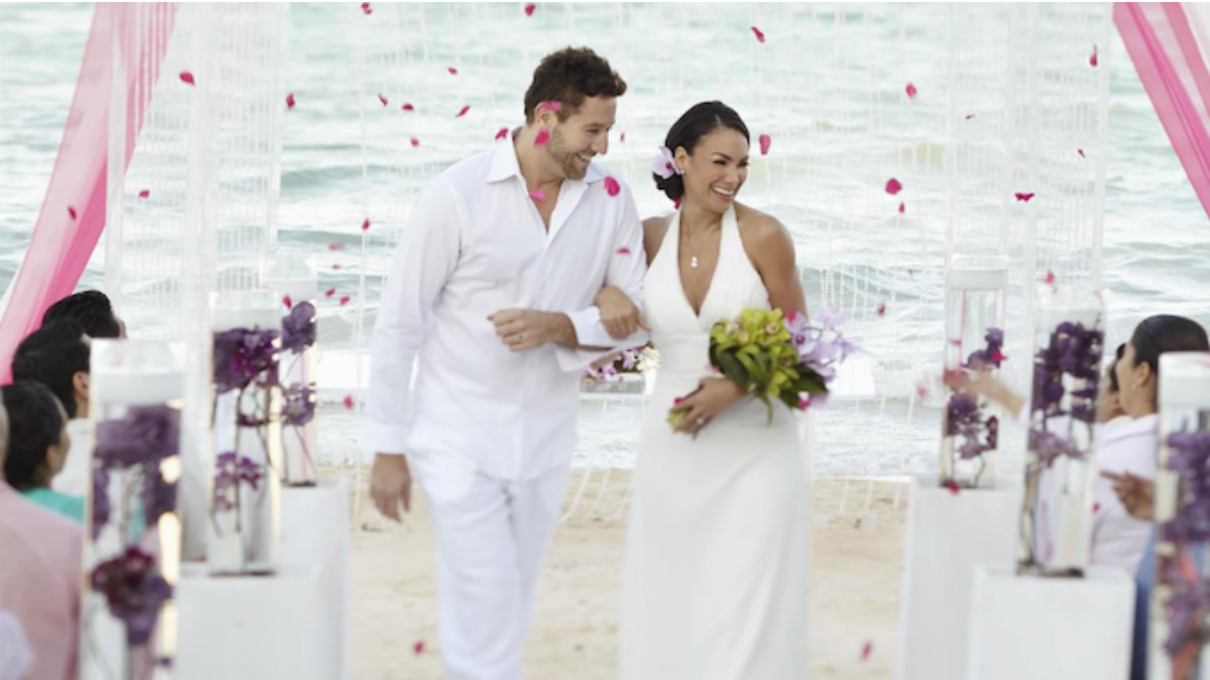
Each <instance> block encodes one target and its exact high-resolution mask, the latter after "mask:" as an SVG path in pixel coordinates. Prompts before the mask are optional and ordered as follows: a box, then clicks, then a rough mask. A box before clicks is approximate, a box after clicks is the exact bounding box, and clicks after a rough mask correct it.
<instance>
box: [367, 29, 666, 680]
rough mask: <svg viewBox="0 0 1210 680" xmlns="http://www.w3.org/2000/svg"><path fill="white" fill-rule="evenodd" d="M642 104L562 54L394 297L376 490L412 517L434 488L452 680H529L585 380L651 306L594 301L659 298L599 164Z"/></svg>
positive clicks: (413, 236)
mask: <svg viewBox="0 0 1210 680" xmlns="http://www.w3.org/2000/svg"><path fill="white" fill-rule="evenodd" d="M625 92H626V83H624V82H623V81H622V79H621V78H619V77H618V76H617V74H616V73H614V72H613V70H612V68H611V67H610V66H609V63H608V62H607V61H605V60H604V59H602V58H601V57H599V56H597V55H596V54H595V53H594V52H593V51H592V50H589V49H586V48H580V49H572V48H567V49H564V50H560V51H558V52H555V53H553V54H550V55H548V56H546V58H544V59H543V60H542V63H541V64H540V65H539V66H538V68H537V70H535V71H534V77H533V82H532V84H531V85H530V86H529V90H528V91H527V92H526V93H525V126H524V127H522V128H519V129H517V130H514V131H513V132H512V134H511V135H509V136H508V137H507V138H506V139H504V140H503V141H500V142H498V143H497V144H496V145H495V146H494V147H493V148H491V149H489V150H487V151H483V152H481V153H478V154H476V155H474V156H472V157H470V158H467V159H465V160H463V161H462V162H460V163H458V164H456V165H454V166H453V167H451V168H449V169H448V170H446V171H445V172H443V173H442V174H441V175H439V176H438V177H437V178H436V179H435V180H433V181H432V182H431V183H430V184H429V185H428V186H426V187H425V188H424V190H423V191H421V193H420V196H419V197H418V198H417V200H416V203H415V205H414V206H413V208H412V213H411V218H410V220H409V222H408V224H407V227H406V228H405V229H404V230H403V232H402V236H401V238H400V241H399V246H398V250H397V252H396V255H395V260H394V263H393V265H392V267H391V271H390V275H389V278H388V281H387V285H386V288H385V290H384V291H383V296H382V304H381V308H380V311H379V316H378V321H377V324H376V325H375V327H374V338H373V343H372V348H371V362H372V367H371V377H370V394H369V401H368V404H367V413H368V416H369V421H370V422H369V425H368V431H367V438H368V442H367V443H368V448H369V449H370V451H372V452H374V453H376V454H377V455H375V457H374V467H373V471H372V473H371V481H370V494H371V496H372V497H373V499H374V504H375V505H376V506H377V507H378V509H379V511H381V512H382V513H383V514H384V515H386V516H387V517H389V518H391V519H394V520H396V521H398V520H400V512H399V506H400V505H402V506H403V509H404V510H405V511H407V510H409V509H410V507H411V485H412V473H413V471H414V472H415V474H416V477H417V480H418V482H419V484H420V488H421V490H422V491H423V492H424V495H425V500H426V505H427V507H428V510H429V514H430V517H431V519H432V524H433V530H434V534H435V536H436V543H437V572H438V577H437V584H438V599H439V602H440V610H439V611H440V616H439V632H440V637H441V649H442V655H443V658H444V662H445V667H446V673H447V678H449V680H513V679H516V678H519V677H520V673H521V669H520V660H521V649H522V646H523V643H524V640H525V636H526V633H527V631H528V628H529V624H530V619H531V616H532V613H533V605H534V596H535V590H536V585H537V581H538V575H539V573H540V571H541V566H542V559H543V555H544V553H545V551H546V548H547V545H548V543H549V541H550V536H551V534H552V533H553V531H554V527H555V522H556V520H557V519H558V514H559V506H560V502H561V501H562V499H563V494H564V487H565V485H566V482H567V473H568V466H569V463H570V460H571V454H572V450H573V449H574V448H575V442H576V415H577V411H578V407H579V397H578V391H579V384H580V376H581V373H582V371H583V369H584V368H585V367H586V366H587V365H588V363H589V362H591V361H592V360H594V359H597V358H599V357H600V356H601V352H600V350H602V349H610V348H615V347H620V346H628V345H624V344H623V345H619V343H618V342H617V341H615V340H613V339H612V338H610V336H609V334H608V333H607V332H606V329H605V323H609V324H610V325H611V327H613V328H615V329H616V328H619V327H620V328H625V329H626V330H627V332H630V333H633V332H635V329H636V326H637V325H638V323H639V321H638V316H637V311H632V313H631V315H630V316H629V317H627V318H620V319H613V318H610V319H604V320H603V319H602V318H601V312H600V311H599V310H598V309H597V308H596V307H595V306H593V299H594V297H595V295H596V293H597V292H598V291H600V290H601V288H602V287H604V286H606V285H614V286H617V287H619V288H621V289H622V290H624V291H626V293H627V294H628V295H629V296H630V298H631V299H632V301H634V302H635V303H636V305H637V304H638V303H639V302H640V300H641V298H642V277H643V273H644V270H645V258H644V255H643V237H642V226H641V224H640V222H639V218H638V213H637V211H636V209H635V206H634V201H633V199H632V198H631V194H630V191H629V189H628V188H627V187H626V186H625V185H624V184H621V183H620V182H618V181H617V180H614V179H612V178H610V177H609V176H608V174H607V173H606V172H605V170H604V169H603V168H600V167H599V166H597V165H595V164H593V162H592V160H593V158H594V157H596V156H597V155H604V154H605V153H606V151H607V150H608V148H609V132H610V128H611V127H612V126H613V124H614V118H615V114H616V111H617V98H618V97H620V96H622V95H623V94H624V93H625ZM417 359H419V361H416V360H417ZM413 364H415V375H414V376H413ZM413 383H414V384H413Z"/></svg>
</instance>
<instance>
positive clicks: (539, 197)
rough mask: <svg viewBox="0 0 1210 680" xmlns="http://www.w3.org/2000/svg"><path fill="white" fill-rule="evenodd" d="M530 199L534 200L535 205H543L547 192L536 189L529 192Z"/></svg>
mask: <svg viewBox="0 0 1210 680" xmlns="http://www.w3.org/2000/svg"><path fill="white" fill-rule="evenodd" d="M529 197H530V198H531V199H533V201H534V202H535V203H541V202H542V201H545V200H546V192H545V191H542V190H541V189H534V190H533V191H531V192H529Z"/></svg>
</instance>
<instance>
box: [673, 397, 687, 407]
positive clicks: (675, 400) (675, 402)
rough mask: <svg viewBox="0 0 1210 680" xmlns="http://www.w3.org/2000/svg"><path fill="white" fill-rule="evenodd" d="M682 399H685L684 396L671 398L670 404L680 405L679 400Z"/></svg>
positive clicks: (681, 400)
mask: <svg viewBox="0 0 1210 680" xmlns="http://www.w3.org/2000/svg"><path fill="white" fill-rule="evenodd" d="M683 401H685V398H684V397H676V398H675V399H673V400H672V405H673V406H680V405H681V402H683Z"/></svg>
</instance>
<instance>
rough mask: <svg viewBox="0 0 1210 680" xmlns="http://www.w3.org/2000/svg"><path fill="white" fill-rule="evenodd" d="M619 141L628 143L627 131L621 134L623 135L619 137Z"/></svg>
mask: <svg viewBox="0 0 1210 680" xmlns="http://www.w3.org/2000/svg"><path fill="white" fill-rule="evenodd" d="M618 141H619V142H621V143H623V144H625V143H626V133H625V132H623V133H622V136H621V137H618Z"/></svg>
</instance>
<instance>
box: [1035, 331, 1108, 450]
mask: <svg viewBox="0 0 1210 680" xmlns="http://www.w3.org/2000/svg"><path fill="white" fill-rule="evenodd" d="M1104 341H1105V333H1104V332H1103V331H1101V330H1100V329H1097V328H1085V327H1084V325H1083V324H1079V323H1068V322H1064V323H1061V324H1059V325H1058V326H1057V327H1056V328H1055V330H1054V332H1053V333H1051V335H1050V342H1049V344H1048V345H1047V346H1046V347H1043V348H1041V349H1039V350H1038V353H1037V355H1035V357H1034V384H1033V397H1032V400H1031V402H1030V410H1031V411H1032V412H1035V413H1037V412H1041V413H1042V418H1043V420H1049V419H1051V418H1053V417H1055V416H1064V415H1070V416H1071V417H1072V418H1074V419H1076V420H1078V421H1081V422H1083V423H1087V424H1088V425H1091V424H1092V423H1094V422H1096V415H1097V408H1096V398H1097V386H1098V384H1099V383H1100V379H1101V371H1100V369H1099V367H1100V364H1101V352H1102V348H1103V345H1104ZM1064 377H1067V378H1068V379H1071V380H1075V381H1079V384H1080V385H1081V389H1078V390H1073V391H1072V392H1071V393H1070V394H1067V388H1066V387H1064ZM1065 396H1067V397H1070V407H1069V408H1068V409H1067V410H1064V409H1063V399H1064V397H1065ZM1083 453H1085V452H1081V455H1083Z"/></svg>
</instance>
